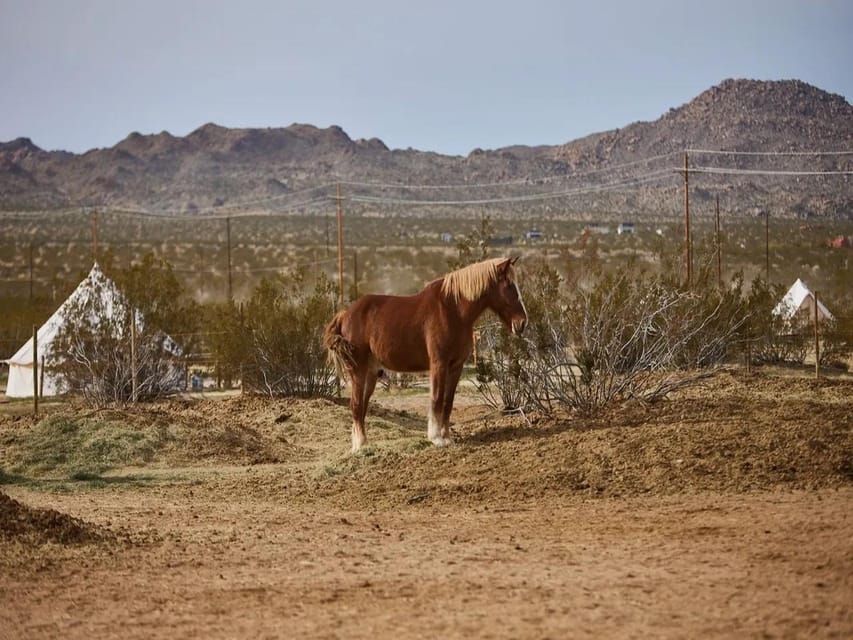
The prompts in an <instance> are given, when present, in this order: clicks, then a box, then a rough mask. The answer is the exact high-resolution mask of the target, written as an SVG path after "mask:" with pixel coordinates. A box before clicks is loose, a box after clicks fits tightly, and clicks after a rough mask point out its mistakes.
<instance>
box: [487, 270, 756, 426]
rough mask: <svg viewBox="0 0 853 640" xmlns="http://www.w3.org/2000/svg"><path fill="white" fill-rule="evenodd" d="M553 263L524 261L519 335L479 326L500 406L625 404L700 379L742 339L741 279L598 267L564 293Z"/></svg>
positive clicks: (490, 386)
mask: <svg viewBox="0 0 853 640" xmlns="http://www.w3.org/2000/svg"><path fill="white" fill-rule="evenodd" d="M562 284H563V283H562V279H561V277H560V276H559V275H558V273H557V272H556V270H554V269H553V267H551V266H548V265H545V264H539V265H534V266H533V267H532V268H529V267H526V268H525V272H524V282H523V289H524V299H525V303H526V305H527V311H528V316H529V326H528V329H527V331H526V332H525V335H524V337H523V338H522V339H518V338H514V337H512V336H509V335H507V334H506V333H505V332H502V331H501V330H500V329H499V327H498V326H496V325H494V324H492V325H489V326H487V327H485V328H484V330H483V331H481V341H480V352H481V354H482V355H481V357H480V360H479V362H478V383H479V386H480V389H481V391H482V392H483V393H484V396H485V397H486V400H487V401H488V402H490V403H491V404H493V405H494V406H500V407H503V408H519V407H528V408H536V409H539V410H542V411H546V412H548V411H552V410H554V409H555V408H556V407H561V406H562V407H568V408H572V409H576V410H579V411H582V412H584V413H594V412H596V411H599V410H600V409H601V408H603V407H605V406H607V405H609V404H611V403H613V402H615V401H618V400H624V399H630V398H636V399H640V400H643V401H653V400H655V399H658V398H661V397H663V396H665V395H666V394H668V393H669V392H671V391H673V390H675V389H678V388H681V387H684V386H686V385H689V384H693V383H695V382H696V381H697V380H699V379H701V378H703V377H705V376H706V375H707V373H708V369H709V368H711V367H714V366H716V365H718V364H720V363H722V362H723V361H724V360H725V359H726V358H727V357H728V352H729V350H730V348H731V347H732V346H733V345H735V344H737V343H738V341H739V340H740V339H741V336H740V331H741V328H742V326H743V324H744V321H745V310H744V305H743V301H742V298H741V293H740V285H739V282H738V283H735V286H734V287H732V288H731V289H727V290H719V289H717V288H716V287H713V288H710V289H708V288H706V289H704V290H702V291H697V290H695V289H687V288H683V287H681V286H679V285H677V284H676V283H674V282H673V279H672V278H667V277H662V276H652V275H649V274H646V273H644V272H643V271H641V270H639V269H626V270H623V271H622V272H621V273H619V274H615V273H604V272H599V273H598V274H597V276H596V277H594V278H591V279H590V283H589V284H587V285H585V286H577V287H576V288H572V289H566V288H565V287H564V286H562Z"/></svg>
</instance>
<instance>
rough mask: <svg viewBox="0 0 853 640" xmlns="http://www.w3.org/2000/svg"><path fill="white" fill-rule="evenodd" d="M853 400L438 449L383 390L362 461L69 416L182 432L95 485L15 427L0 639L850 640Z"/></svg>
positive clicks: (467, 405) (149, 412)
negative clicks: (38, 461) (51, 461)
mask: <svg viewBox="0 0 853 640" xmlns="http://www.w3.org/2000/svg"><path fill="white" fill-rule="evenodd" d="M851 392H853V381H851V380H850V379H849V378H844V379H829V380H821V381H813V380H809V379H806V378H804V377H800V376H794V375H790V376H789V375H780V374H772V375H770V374H753V375H747V374H745V373H743V372H739V371H726V372H723V373H720V374H718V375H717V376H715V377H714V378H713V379H711V380H709V381H707V382H706V384H705V385H703V386H702V387H700V388H696V389H691V390H687V391H684V392H681V393H679V394H677V395H676V396H674V397H673V398H671V399H670V400H668V401H665V402H662V403H659V404H655V405H651V406H628V407H622V408H619V409H614V410H613V411H611V412H609V413H608V414H606V415H604V416H600V417H598V418H596V419H594V420H589V419H583V418H581V417H579V416H573V415H566V416H561V417H558V418H545V417H542V416H537V415H528V416H524V417H522V416H501V415H499V414H496V413H494V412H492V411H491V410H490V409H488V408H486V407H483V406H481V405H480V404H479V400H478V398H477V397H476V396H474V395H473V394H470V393H463V394H462V397H461V398H460V401H459V403H458V404H457V409H456V410H455V411H454V421H455V427H454V430H455V432H456V436H457V443H456V444H455V445H454V446H452V447H448V448H442V449H437V448H434V447H432V446H430V445H427V444H426V443H425V441H424V439H423V435H424V434H423V431H424V430H425V422H424V419H423V414H424V413H425V402H426V400H425V395H424V393H423V391H422V390H421V391H415V392H406V393H399V392H395V393H382V394H379V397H378V398H377V401H376V403H375V404H376V406H374V407H372V411H371V415H370V417H369V422H368V438H369V439H370V443H371V445H370V447H369V448H368V449H367V451H365V452H364V453H363V454H360V455H358V456H350V455H348V454H347V448H348V445H349V442H348V428H349V424H348V418H347V410H346V407H345V406H344V405H343V404H341V403H335V402H328V401H320V400H308V401H284V400H264V399H257V398H229V399H216V400H212V399H201V400H199V399H193V400H182V401H172V402H169V403H165V404H162V405H157V406H155V407H144V408H139V409H134V410H133V411H129V412H96V414H94V415H92V414H91V412H89V413H85V412H82V411H81V410H79V409H74V408H73V407H72V408H68V407H60V408H55V409H54V410H53V412H54V414H53V419H54V421H56V420H58V419H60V418H62V419H66V418H69V417H71V416H74V417H76V418H77V419H79V420H82V421H84V422H82V423H81V424H82V425H83V426H82V427H81V429H84V430H85V429H89V430H94V429H96V428H99V429H100V428H102V427H101V426H99V425H103V424H105V423H110V424H112V423H121V424H122V425H124V426H125V428H130V429H132V430H133V432H134V433H137V434H138V436H139V438H140V439H141V438H143V436H144V437H150V436H151V434H154V433H159V434H161V435H162V434H167V435H168V438H166V437H165V436H164V437H163V438H162V439H161V440H158V441H157V442H158V443H160V444H159V445H158V447H155V448H151V449H150V450H149V449H146V451H148V452H149V453H147V454H146V456H147V457H146V459H145V460H142V461H139V460H130V462H129V463H128V464H126V465H125V466H121V467H118V466H111V467H110V468H109V470H105V471H101V472H98V473H90V474H83V475H81V474H79V473H78V474H77V475H76V480H75V479H73V478H72V479H70V478H69V473H68V472H69V469H66V468H65V467H63V466H62V464H63V463H57V466H55V467H54V468H53V469H52V470H44V469H42V470H41V471H40V472H39V473H38V474H36V473H35V472H33V471H32V469H35V468H36V467H34V466H33V463H32V462H31V460H32V457H33V455H34V454H33V453H32V450H34V447H35V446H36V445H35V444H33V443H37V442H39V441H38V440H37V438H36V436H39V437H42V436H43V435H44V429H45V428H46V426H45V425H46V424H47V423H46V422H45V420H47V422H50V420H49V419H44V418H43V419H42V420H41V421H36V420H33V419H32V418H30V417H28V416H25V415H21V414H20V412H16V411H5V412H4V413H3V414H2V415H0V471H3V475H2V478H0V479H2V481H3V484H2V485H0V525H2V526H0V603H2V605H0V638H2V639H4V640H5V639H6V638H10V639H11V638H56V637H65V638H72V639H73V638H86V639H87V640H91V639H92V638H289V637H298V638H339V637H340V638H343V637H347V638H373V639H375V638H385V637H391V638H420V637H436V636H444V637H452V638H453V637H477V638H492V637H493V638H570V637H577V638H586V637H590V638H591V637H595V638H602V637H619V638H631V637H655V638H684V637H711V638H713V637H721V638H729V637H736V638H742V637H761V638H775V637H780V638H795V637H806V636H809V637H818V638H849V637H853V605H851V603H853V515H851V514H853V418H851V416H853V393H851ZM95 420H97V421H99V422H97V423H95V422H92V421H95ZM85 421H88V422H85ZM111 421H112V422H111ZM62 424H65V425H66V426H65V427H64V428H65V429H69V428H70V427H68V426H67V424H68V423H67V422H66V423H62ZM105 433H108V432H107V431H98V434H99V435H98V437H99V438H102V439H103V438H104V437H105V436H104V434H105ZM110 433H112V432H110ZM81 442H83V441H82V440H81ZM146 442H148V441H146ZM151 442H154V441H153V440H151ZM86 446H88V445H86ZM99 446H101V447H103V446H104V445H103V444H101V445H99ZM152 451H153V453H151V452H152ZM28 456H29V457H28ZM28 460H29V461H30V462H27V461H28ZM27 464H29V465H30V466H27ZM72 475H73V474H72ZM4 494H5V495H4Z"/></svg>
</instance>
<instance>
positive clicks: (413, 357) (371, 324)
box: [341, 290, 435, 371]
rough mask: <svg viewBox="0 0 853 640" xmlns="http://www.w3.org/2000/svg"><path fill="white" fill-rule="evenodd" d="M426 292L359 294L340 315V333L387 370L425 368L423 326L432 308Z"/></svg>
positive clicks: (426, 367)
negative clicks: (344, 312) (360, 295)
mask: <svg viewBox="0 0 853 640" xmlns="http://www.w3.org/2000/svg"><path fill="white" fill-rule="evenodd" d="M425 291H426V290H425ZM425 291H422V292H421V293H419V294H417V295H414V296H390V295H381V294H370V295H365V296H362V297H361V298H359V299H358V300H356V301H355V302H353V303H352V305H350V307H349V309H347V312H346V314H345V316H344V317H343V318H342V321H341V333H342V335H343V336H344V337H345V338H346V339H347V340H348V341H349V342H350V343H352V345H353V347H354V348H355V349H357V350H359V351H363V352H366V353H369V355H370V356H371V357H373V359H375V360H376V361H377V362H378V363H380V364H381V365H382V366H384V367H386V368H388V369H391V370H393V371H425V370H427V369H428V368H429V358H428V355H427V345H426V330H425V327H426V326H427V325H428V324H429V322H430V321H429V317H428V316H429V315H430V314H431V313H435V311H434V310H433V311H430V304H429V299H428V295H427V294H426V293H425Z"/></svg>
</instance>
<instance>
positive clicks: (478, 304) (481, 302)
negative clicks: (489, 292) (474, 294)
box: [455, 296, 487, 327]
mask: <svg viewBox="0 0 853 640" xmlns="http://www.w3.org/2000/svg"><path fill="white" fill-rule="evenodd" d="M486 308H487V305H486V300H485V298H479V299H478V300H466V299H465V298H463V297H461V296H460V297H459V298H458V299H457V301H456V303H455V311H456V314H457V315H458V316H459V319H460V320H461V321H462V323H463V324H464V325H466V326H469V327H473V326H474V323H475V322H477V318H479V317H480V316H481V315H483V313H484V312H485V311H486Z"/></svg>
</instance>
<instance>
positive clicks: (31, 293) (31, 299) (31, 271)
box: [30, 242, 33, 305]
mask: <svg viewBox="0 0 853 640" xmlns="http://www.w3.org/2000/svg"><path fill="white" fill-rule="evenodd" d="M32 303H33V243H32V242H30V304H31V305H32Z"/></svg>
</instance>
